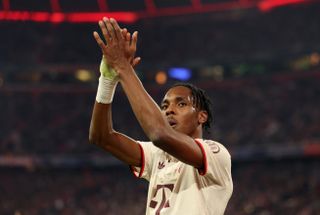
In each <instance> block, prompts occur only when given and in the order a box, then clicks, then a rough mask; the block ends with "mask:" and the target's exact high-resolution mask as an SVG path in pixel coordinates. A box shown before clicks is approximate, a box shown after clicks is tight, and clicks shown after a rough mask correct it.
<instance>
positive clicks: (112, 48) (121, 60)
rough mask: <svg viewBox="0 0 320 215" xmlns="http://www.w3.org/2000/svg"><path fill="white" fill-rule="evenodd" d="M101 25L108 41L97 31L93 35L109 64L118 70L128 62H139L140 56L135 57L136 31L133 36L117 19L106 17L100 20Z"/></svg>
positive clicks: (132, 63)
mask: <svg viewBox="0 0 320 215" xmlns="http://www.w3.org/2000/svg"><path fill="white" fill-rule="evenodd" d="M99 26H100V29H101V31H102V34H103V37H104V39H105V41H106V43H104V42H103V40H102V39H101V37H100V36H99V34H98V33H97V32H94V33H93V35H94V37H95V39H96V41H97V43H98V45H99V46H100V48H101V51H102V53H103V56H104V58H105V59H106V61H107V62H108V65H110V66H111V67H112V68H114V69H115V70H117V69H121V67H125V66H127V65H128V64H131V65H132V66H135V65H137V64H138V63H139V61H140V58H139V57H138V58H135V57H134V55H135V52H136V44H137V32H134V33H133V35H132V37H131V35H130V33H129V32H128V31H127V30H126V29H123V30H121V28H120V27H119V25H118V23H117V22H116V20H114V19H112V18H111V19H108V18H106V17H104V18H103V20H100V21H99Z"/></svg>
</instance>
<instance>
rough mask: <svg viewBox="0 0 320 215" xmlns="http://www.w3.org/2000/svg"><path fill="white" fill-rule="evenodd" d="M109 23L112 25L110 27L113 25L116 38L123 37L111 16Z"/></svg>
mask: <svg viewBox="0 0 320 215" xmlns="http://www.w3.org/2000/svg"><path fill="white" fill-rule="evenodd" d="M110 23H111V25H112V27H113V30H114V34H115V36H116V37H117V38H118V39H120V38H123V37H122V34H121V28H120V27H119V25H118V23H117V21H116V20H115V19H114V18H111V19H110Z"/></svg>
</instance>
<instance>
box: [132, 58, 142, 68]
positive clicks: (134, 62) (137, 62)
mask: <svg viewBox="0 0 320 215" xmlns="http://www.w3.org/2000/svg"><path fill="white" fill-rule="evenodd" d="M140 62H141V57H136V58H135V59H133V61H132V67H135V66H137V65H138V64H139V63H140Z"/></svg>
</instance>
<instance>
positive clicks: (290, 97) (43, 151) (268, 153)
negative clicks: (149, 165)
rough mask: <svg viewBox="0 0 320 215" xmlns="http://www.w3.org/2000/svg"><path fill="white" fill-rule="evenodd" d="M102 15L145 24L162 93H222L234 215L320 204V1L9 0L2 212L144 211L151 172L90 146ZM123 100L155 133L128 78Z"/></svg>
mask: <svg viewBox="0 0 320 215" xmlns="http://www.w3.org/2000/svg"><path fill="white" fill-rule="evenodd" d="M102 16H110V17H114V18H116V19H118V20H119V21H120V24H121V25H122V26H125V27H127V28H128V29H129V30H130V31H132V30H138V31H139V43H138V53H137V55H138V56H141V57H142V63H141V65H139V66H138V67H137V69H136V70H137V73H138V75H139V77H140V78H141V79H142V81H143V83H144V85H145V87H146V89H147V90H148V92H150V94H151V95H152V96H153V97H154V98H155V99H156V101H157V102H159V101H160V100H161V98H162V96H163V93H164V92H165V89H166V88H167V87H168V86H170V85H171V84H172V83H174V82H176V81H178V80H179V79H183V80H186V81H189V82H192V83H194V84H196V85H198V86H200V87H202V88H204V89H205V90H207V92H208V93H209V95H210V97H212V99H213V103H214V126H213V128H212V129H211V130H210V133H209V134H206V135H205V137H207V138H212V139H215V140H218V141H220V142H222V143H223V144H224V145H225V146H226V147H227V148H228V149H229V150H230V152H231V154H232V157H233V167H232V168H233V180H234V193H233V196H232V198H231V200H230V202H229V205H228V208H227V211H226V214H227V215H231V214H232V215H234V214H237V215H249V214H250V215H254V214H259V215H274V214H297V215H316V214H320V200H319V199H320V171H319V169H320V159H319V157H320V3H319V1H307V0H305V1H304V0H175V1H173V0H135V1H131V0H108V1H105V0H97V1H93V0H81V1H80V0H41V1H40V0H28V1H22V0H2V1H0V29H1V31H0V32H1V33H0V50H1V52H0V53H1V54H0V122H1V123H0V214H1V215H13V214H14V215H29V214H40V215H60V214H61V215H86V214H88V215H89V214H90V215H91V214H92V215H101V214H105V215H106V214H110V215H127V214H131V215H139V214H144V211H145V204H146V193H147V183H146V182H144V181H143V180H137V179H135V178H134V177H133V176H132V175H131V173H130V172H129V169H128V167H127V166H126V165H124V164H122V163H120V162H118V161H117V160H115V159H113V158H112V157H111V156H110V155H108V154H107V153H104V152H103V151H102V150H100V149H98V148H96V147H95V146H92V145H89V144H88V129H89V122H90V116H91V111H92V107H93V103H94V99H95V93H96V87H97V76H98V65H99V62H100V58H101V56H100V50H99V48H98V46H97V45H96V43H95V41H94V39H93V37H92V32H93V31H94V30H98V26H97V24H96V21H97V20H98V19H99V18H101V17H102ZM177 68H180V70H177ZM114 107H115V108H114V111H113V112H114V119H115V120H114V127H115V128H116V129H117V130H119V131H122V132H124V133H126V134H128V135H129V136H131V137H133V138H136V139H145V136H144V134H143V132H142V130H141V128H140V127H139V126H138V123H137V121H136V119H135V118H134V116H133V113H132V111H131V109H130V106H129V104H128V102H127V100H126V98H125V95H124V94H123V92H122V90H121V88H120V87H119V88H118V91H117V93H116V95H115V99H114ZM212 204H214V202H213V203H212Z"/></svg>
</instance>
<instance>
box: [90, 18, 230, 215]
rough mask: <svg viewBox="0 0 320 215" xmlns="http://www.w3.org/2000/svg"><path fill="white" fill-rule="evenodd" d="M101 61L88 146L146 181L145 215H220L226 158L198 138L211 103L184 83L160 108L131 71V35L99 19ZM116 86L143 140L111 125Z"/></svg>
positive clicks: (225, 196)
mask: <svg viewBox="0 0 320 215" xmlns="http://www.w3.org/2000/svg"><path fill="white" fill-rule="evenodd" d="M99 26H100V28H101V31H102V34H103V37H104V39H105V41H106V43H104V42H103V40H102V39H101V37H100V36H99V34H98V33H97V32H94V37H95V39H96V41H97V43H98V45H99V46H100V48H101V50H102V54H103V60H102V63H101V67H100V72H101V76H100V78H99V86H98V92H97V96H96V101H95V104H94V108H93V114H92V119H91V125H90V134H89V139H90V143H93V144H96V145H98V146H100V147H102V148H103V149H105V150H106V151H108V152H110V153H111V154H112V155H113V156H115V157H117V158H118V159H119V160H121V161H123V162H125V163H127V164H128V165H130V167H131V169H132V171H133V173H134V174H135V175H136V176H137V177H142V178H145V179H146V180H148V181H149V191H148V200H147V205H146V214H147V215H149V214H155V215H158V214H160V215H169V214H170V215H180V214H183V215H221V214H223V213H224V211H225V208H226V206H227V203H228V201H229V199H230V197H231V194H232V190H233V183H232V177H231V158H230V154H229V153H228V151H227V149H226V148H225V147H224V146H223V145H222V144H220V143H218V142H215V141H212V140H204V139H202V132H203V129H204V128H205V127H209V126H210V122H211V121H212V115H211V112H210V110H211V108H210V100H209V98H208V97H207V95H206V94H205V92H204V91H203V90H201V89H199V88H197V87H195V86H193V85H191V84H184V83H182V84H177V85H174V86H173V87H171V88H170V89H169V90H168V91H167V93H166V94H165V96H164V98H163V100H162V103H161V107H160V108H159V107H158V106H157V104H156V103H155V102H154V100H153V99H152V98H151V97H150V95H149V94H148V93H147V91H146V90H145V89H144V87H143V85H142V83H141V81H140V80H139V78H138V76H137V75H136V73H135V71H134V69H133V65H135V64H136V63H137V62H138V61H139V60H140V59H139V58H134V54H135V49H136V42H137V33H136V32H135V33H134V34H133V35H132V36H131V35H130V33H128V32H127V31H126V30H122V29H121V28H120V27H119V25H118V24H117V22H116V21H115V20H114V19H112V18H111V19H108V18H105V17H104V18H103V19H102V20H100V21H99ZM118 83H120V84H121V86H122V88H123V90H124V92H125V94H126V96H127V98H128V100H129V102H130V105H131V108H132V110H133V112H134V114H135V116H136V118H137V119H138V121H139V124H140V126H141V127H142V128H143V130H144V132H145V134H146V136H147V137H148V138H149V139H150V141H149V142H142V141H137V140H133V139H131V138H130V137H127V136H126V135H124V134H122V133H119V132H116V131H115V130H114V129H113V127H112V116H111V115H112V114H111V104H112V100H113V94H114V91H115V88H116V85H117V84H118Z"/></svg>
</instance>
